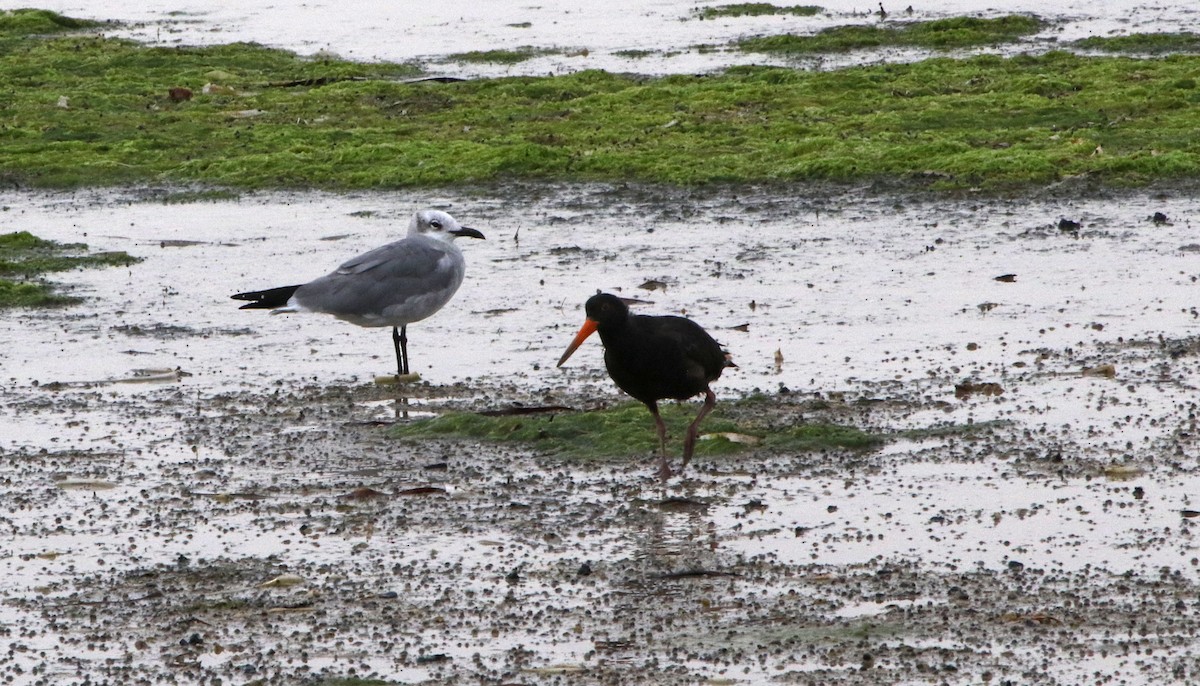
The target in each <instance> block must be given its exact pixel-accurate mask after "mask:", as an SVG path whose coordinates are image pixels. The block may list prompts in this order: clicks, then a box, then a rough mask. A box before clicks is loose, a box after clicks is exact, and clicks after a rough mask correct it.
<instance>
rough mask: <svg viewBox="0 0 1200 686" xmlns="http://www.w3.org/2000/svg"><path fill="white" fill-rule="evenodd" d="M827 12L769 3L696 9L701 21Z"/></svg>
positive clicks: (804, 6) (745, 3)
mask: <svg viewBox="0 0 1200 686" xmlns="http://www.w3.org/2000/svg"><path fill="white" fill-rule="evenodd" d="M824 11H825V8H823V7H818V6H816V5H783V6H781V5H773V4H771V3H769V2H740V3H734V4H732V5H710V6H708V7H701V8H698V9H696V11H695V14H696V17H698V18H699V19H721V18H724V17H762V16H771V15H791V16H796V17H812V16H815V15H818V14H820V13H822V12H824Z"/></svg>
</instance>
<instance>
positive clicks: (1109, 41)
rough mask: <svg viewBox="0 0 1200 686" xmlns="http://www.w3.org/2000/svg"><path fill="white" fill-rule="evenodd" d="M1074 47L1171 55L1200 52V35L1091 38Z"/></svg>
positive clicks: (1080, 41)
mask: <svg viewBox="0 0 1200 686" xmlns="http://www.w3.org/2000/svg"><path fill="white" fill-rule="evenodd" d="M1071 46H1072V47H1075V48H1079V49H1081V50H1101V51H1104V52H1122V53H1137V54H1145V55H1165V54H1169V53H1189V52H1190V53H1196V52H1200V34H1196V33H1190V32H1183V33H1134V34H1130V35H1128V36H1089V37H1087V38H1083V39H1080V40H1077V41H1075V42H1074V43H1072V44H1071Z"/></svg>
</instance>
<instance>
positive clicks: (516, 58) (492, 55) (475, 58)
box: [446, 47, 550, 64]
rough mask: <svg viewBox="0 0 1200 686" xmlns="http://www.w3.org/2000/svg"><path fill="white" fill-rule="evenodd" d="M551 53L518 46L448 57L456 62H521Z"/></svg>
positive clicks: (460, 53) (474, 51) (473, 51)
mask: <svg viewBox="0 0 1200 686" xmlns="http://www.w3.org/2000/svg"><path fill="white" fill-rule="evenodd" d="M549 53H550V51H549V50H539V49H537V48H530V47H525V48H518V49H516V50H472V51H470V52H459V53H455V54H453V55H450V56H449V57H447V58H446V59H447V60H451V61H455V62H475V63H489V64H519V63H521V62H524V61H525V60H529V59H533V58H534V57H538V56H540V55H546V54H549Z"/></svg>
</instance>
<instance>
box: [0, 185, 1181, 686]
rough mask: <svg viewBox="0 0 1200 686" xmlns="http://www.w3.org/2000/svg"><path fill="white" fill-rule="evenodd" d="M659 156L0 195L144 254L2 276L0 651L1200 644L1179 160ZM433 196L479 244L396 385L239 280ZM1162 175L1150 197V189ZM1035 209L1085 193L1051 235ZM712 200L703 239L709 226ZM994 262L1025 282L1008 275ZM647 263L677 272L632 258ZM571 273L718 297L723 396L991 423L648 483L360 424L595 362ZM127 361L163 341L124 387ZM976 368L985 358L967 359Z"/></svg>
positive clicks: (957, 657)
mask: <svg viewBox="0 0 1200 686" xmlns="http://www.w3.org/2000/svg"><path fill="white" fill-rule="evenodd" d="M677 193H679V192H678V191H670V192H664V191H661V190H655V189H614V188H605V189H599V190H597V189H595V188H581V187H555V188H550V187H540V188H537V189H535V191H534V192H530V193H526V194H521V193H508V194H504V193H498V192H495V191H494V189H493V190H488V191H481V192H475V193H469V194H468V193H461V194H459V193H457V192H454V191H440V192H437V193H406V194H401V195H400V196H399V197H398V196H397V195H396V194H389V195H373V194H355V195H352V196H347V197H341V196H323V195H316V194H284V195H271V196H254V197H249V198H242V199H240V200H237V201H222V202H215V203H195V204H188V205H183V206H164V205H160V204H157V203H154V202H145V201H144V200H145V198H141V199H138V198H136V197H135V198H130V197H128V196H121V195H120V194H116V195H113V194H106V193H104V192H97V193H92V192H88V193H80V194H73V195H54V194H45V195H37V196H28V195H18V194H11V193H10V194H6V196H5V197H4V199H3V200H4V203H3V204H4V205H6V206H7V207H9V211H8V212H7V213H6V220H7V221H8V223H9V225H10V226H11V227H12V228H13V229H14V230H17V229H29V230H31V231H34V232H35V233H37V234H38V235H44V236H46V237H48V238H59V237H72V236H74V237H76V238H79V237H80V234H87V235H86V237H85V238H84V240H86V241H87V242H89V243H91V244H96V247H101V248H109V247H112V248H118V249H127V250H129V251H130V252H131V253H133V254H141V255H142V256H144V257H146V260H145V261H144V262H142V263H141V264H139V265H134V266H132V267H130V268H128V269H124V268H123V269H118V270H106V271H102V272H97V271H87V272H82V271H81V272H73V273H70V274H68V275H66V276H64V279H67V280H68V283H69V285H70V286H71V287H72V289H73V291H74V292H75V293H77V294H82V295H84V296H85V297H86V298H87V300H86V301H85V303H84V304H83V305H81V306H78V307H75V308H71V309H67V310H47V311H21V312H10V313H6V314H5V318H6V326H5V333H4V336H5V339H6V340H5V346H4V351H5V352H3V353H0V355H3V357H2V359H3V361H4V376H5V377H6V384H5V385H4V387H3V390H0V401H2V407H3V421H4V423H5V425H6V426H7V427H9V429H8V432H6V433H7V436H6V438H5V441H4V444H3V445H2V446H0V449H2V451H3V460H4V464H5V465H6V477H5V479H4V481H3V498H4V500H5V501H6V503H7V504H8V507H7V508H6V514H5V515H4V516H3V520H2V523H3V524H4V529H5V530H6V532H7V536H6V538H7V541H6V551H5V552H4V553H0V569H2V570H3V572H4V575H3V576H4V578H5V579H6V581H5V582H4V587H3V594H4V602H3V604H0V613H2V614H3V618H4V624H5V626H6V627H7V629H6V632H7V633H6V635H7V639H8V642H9V644H10V648H11V651H10V652H8V653H7V654H5V655H0V674H4V675H5V677H7V678H11V680H12V681H13V682H14V683H47V684H65V683H72V684H73V683H152V682H159V681H162V680H169V681H174V682H177V683H218V682H219V683H270V684H276V683H278V684H294V683H318V684H321V683H325V684H354V683H467V682H471V683H475V682H479V681H485V682H488V683H567V682H570V683H597V684H629V683H646V684H664V683H678V684H693V683H715V684H724V683H747V684H758V683H797V684H830V683H834V684H878V683H951V684H960V683H961V684H968V683H1022V684H1077V683H1083V682H1091V681H1095V680H1100V681H1109V682H1112V683H1122V682H1123V683H1128V684H1141V683H1144V684H1151V683H1153V684H1161V683H1180V684H1182V683H1189V682H1190V681H1192V680H1195V679H1196V678H1197V675H1196V673H1195V667H1194V656H1195V651H1196V650H1197V646H1196V643H1195V636H1196V635H1197V634H1198V633H1200V632H1198V626H1197V625H1198V624H1200V621H1198V604H1197V601H1196V600H1195V599H1196V597H1197V588H1196V584H1197V578H1198V571H1197V569H1198V568H1197V559H1198V557H1200V556H1198V555H1197V553H1196V548H1195V543H1194V540H1193V535H1194V531H1193V529H1194V525H1193V524H1192V522H1193V521H1194V520H1193V517H1194V516H1195V512H1196V511H1197V510H1200V507H1197V503H1196V502H1195V495H1194V494H1195V493H1196V492H1197V490H1196V486H1197V478H1200V477H1198V474H1197V468H1196V455H1197V452H1198V451H1200V446H1198V445H1197V442H1196V440H1195V436H1196V435H1197V434H1196V430H1195V426H1194V423H1195V414H1196V404H1195V401H1194V397H1195V387H1196V381H1195V380H1196V378H1197V354H1196V351H1197V350H1200V346H1198V344H1197V343H1196V340H1195V339H1194V338H1193V337H1192V334H1191V330H1192V328H1193V327H1194V320H1195V316H1194V313H1189V311H1188V308H1189V307H1190V302H1191V300H1190V298H1191V295H1190V294H1191V292H1192V291H1193V290H1194V285H1193V284H1194V280H1195V278H1196V276H1197V275H1198V274H1200V265H1198V264H1197V263H1195V262H1194V259H1195V255H1194V253H1193V252H1191V251H1189V250H1188V249H1187V246H1188V245H1190V244H1192V243H1193V239H1192V237H1191V230H1190V223H1191V217H1192V216H1194V214H1195V212H1196V210H1197V205H1196V203H1195V201H1194V200H1192V197H1193V196H1192V195H1191V194H1190V193H1189V192H1187V190H1186V189H1183V190H1180V189H1168V190H1160V191H1156V192H1153V193H1120V194H1116V193H1114V194H1111V195H1106V194H1100V195H1099V196H1096V197H1071V198H1069V199H1063V198H1061V197H1056V196H1054V194H1053V193H1050V194H1048V196H1047V197H1042V198H1034V199H1021V200H1011V201H1006V200H998V199H994V198H993V199H990V200H986V201H980V200H976V199H957V200H956V199H940V200H935V199H928V198H914V197H904V198H898V197H895V196H886V195H876V194H873V193H870V192H866V191H863V190H856V189H850V190H847V189H842V190H841V191H840V192H839V193H834V194H831V195H828V196H820V195H819V194H816V193H814V194H813V196H812V197H809V198H796V197H780V196H779V195H777V194H774V193H769V192H767V193H761V194H753V193H746V192H745V191H742V192H738V193H732V192H725V191H722V192H718V193H715V194H712V195H708V196H705V195H704V194H703V193H701V192H699V191H687V192H684V193H683V195H682V196H678V195H677ZM672 199H673V200H674V202H671V200H672ZM422 205H438V206H443V207H449V208H450V209H451V211H452V212H455V213H457V214H460V215H463V216H464V217H468V218H471V220H472V223H473V224H478V225H479V226H481V227H486V229H487V232H488V236H489V241H488V245H486V246H478V247H476V246H471V247H472V248H473V250H472V251H471V252H469V253H468V255H467V257H468V262H469V266H468V277H467V279H468V284H467V285H466V286H464V289H463V291H462V292H461V293H460V295H459V296H458V298H457V299H456V301H455V303H453V304H452V305H455V306H454V307H448V308H447V309H446V310H445V311H444V312H442V313H439V315H438V316H437V317H435V318H433V319H431V320H429V321H428V323H427V324H425V325H423V326H421V327H420V328H419V329H418V328H416V327H414V331H413V332H410V333H411V335H412V337H413V348H412V350H413V355H414V358H413V359H414V364H415V365H417V366H419V367H421V369H422V373H423V376H424V378H425V380H424V381H422V382H419V383H417V384H414V385H411V386H406V387H404V388H403V389H398V388H397V387H389V386H377V385H375V384H374V383H373V381H372V380H373V377H374V375H375V374H377V373H382V372H384V371H386V370H387V368H388V365H389V364H390V360H389V355H390V350H389V349H388V347H387V345H386V341H385V340H384V338H386V337H381V336H376V335H374V333H375V332H370V331H364V330H361V329H356V328H354V327H349V326H345V325H340V324H339V323H336V322H330V321H324V320H320V319H319V318H309V319H302V318H298V317H297V318H287V317H269V316H268V317H258V318H253V317H251V318H247V317H245V316H244V315H245V314H246V313H244V312H242V313H239V312H237V311H236V309H234V308H233V306H231V305H229V303H228V302H226V299H227V297H228V294H229V293H232V292H236V290H238V288H240V287H241V286H242V285H243V284H245V285H248V286H254V285H256V283H248V282H257V281H258V280H262V281H264V282H265V281H269V280H272V279H274V278H276V277H278V276H281V275H283V274H286V273H288V270H291V269H294V268H295V264H296V261H297V259H299V260H300V261H301V262H302V263H304V264H313V265H316V264H320V265H325V264H328V263H336V261H337V256H338V255H341V254H344V253H347V252H354V250H355V249H356V248H357V247H359V246H361V245H369V244H371V243H372V242H377V241H378V240H379V239H380V238H381V237H383V236H385V235H386V233H387V231H388V230H389V227H390V225H391V224H392V223H393V222H395V221H397V218H398V217H403V216H405V215H407V213H408V212H410V211H411V208H412V207H413V206H422ZM164 208H169V209H170V211H169V212H164V211H163V210H164ZM1153 211H1162V212H1163V213H1164V214H1166V215H1167V216H1168V217H1170V219H1171V222H1170V224H1169V225H1155V224H1152V223H1150V222H1147V221H1146V217H1147V216H1148V215H1149V214H1152V212H1153ZM1060 217H1070V218H1072V219H1075V220H1078V221H1079V222H1080V224H1081V228H1080V230H1079V231H1077V232H1069V231H1068V232H1064V231H1062V230H1061V229H1059V228H1058V226H1057V221H1058V219H1059V218H1060ZM314 218H316V219H314ZM247 227H249V229H248V228H247ZM716 227H719V231H720V234H719V235H720V236H722V239H721V240H720V241H718V242H717V244H716V245H717V247H716V248H713V252H715V253H717V254H708V255H696V254H695V249H694V247H693V246H694V245H695V243H696V237H703V236H710V235H717V234H713V231H715V230H717V229H716ZM301 229H302V232H301ZM164 237H171V238H177V239H187V240H194V241H196V244H195V245H189V246H187V247H162V246H161V244H160V243H161V239H162V238H164ZM330 237H336V239H335V240H322V238H330ZM156 241H157V243H156ZM927 247H932V248H933V250H932V251H930V250H927ZM689 251H691V252H689ZM930 252H932V253H933V257H929V256H928V254H929V253H930ZM617 255H620V256H621V259H619V260H618V259H616V256H617ZM718 262H719V263H720V264H719V266H718V264H717V263H718ZM1006 273H1015V274H1016V275H1017V276H1016V281H1015V282H998V281H995V280H994V277H996V276H1000V275H1002V274H1006ZM663 277H670V278H668V279H667V280H668V281H670V284H669V286H668V289H667V290H666V291H655V292H642V291H639V290H638V289H637V288H636V286H637V285H638V284H639V283H641V282H642V281H643V280H645V279H648V278H663ZM685 277H686V278H685ZM539 282H542V283H544V284H545V285H539ZM235 286H236V287H235ZM598 287H599V288H606V289H609V288H616V287H622V288H624V289H627V292H629V293H632V294H637V295H639V296H641V297H644V298H646V299H647V300H651V301H652V305H648V306H647V307H652V308H654V310H656V311H686V312H687V313H688V314H689V315H691V316H694V317H696V318H697V319H699V320H701V321H702V322H704V323H705V324H706V325H707V326H709V327H710V328H713V329H716V330H718V331H720V332H721V335H720V338H721V339H723V342H724V343H726V344H727V345H728V346H729V347H730V348H731V349H732V350H733V351H734V352H735V355H737V356H738V358H737V359H738V360H739V363H740V364H741V366H740V367H739V369H738V370H736V372H735V373H731V374H729V375H728V378H727V379H723V380H722V382H721V383H720V384H719V390H718V393H719V395H720V396H721V397H722V398H723V399H725V400H728V399H731V398H736V397H740V396H744V395H748V394H751V393H763V394H766V395H767V396H768V397H770V398H774V399H775V400H776V402H775V403H774V404H772V405H770V406H769V407H770V408H771V409H769V410H764V412H765V413H766V414H767V415H768V416H763V417H760V418H759V419H760V420H761V421H762V422H763V424H764V425H766V424H771V423H772V422H774V423H776V424H778V425H787V424H789V423H792V424H795V423H803V422H813V421H823V420H825V421H836V422H841V423H848V424H852V425H855V426H860V427H863V428H871V429H873V430H882V431H900V430H911V429H920V428H923V427H944V426H947V425H951V426H953V425H962V426H968V425H972V424H979V425H981V426H982V427H983V428H980V429H976V430H973V431H969V432H964V433H962V434H954V433H941V434H937V435H932V436H930V437H928V438H920V437H919V435H915V434H910V437H909V438H905V439H898V440H894V441H889V442H888V443H887V444H886V445H885V446H884V447H882V448H881V449H878V450H873V451H868V452H799V453H795V454H778V453H769V452H766V451H753V450H752V451H748V452H746V453H743V454H741V455H739V456H737V457H733V458H720V459H713V460H703V461H700V462H699V463H698V464H696V465H695V470H694V471H691V472H689V473H688V474H687V475H686V477H685V478H683V479H680V480H676V481H674V482H672V483H671V484H670V485H669V486H668V487H667V488H665V489H664V488H662V487H661V486H660V485H659V484H658V483H657V482H656V481H655V479H654V478H653V469H652V459H651V456H648V455H647V456H629V457H628V458H627V459H616V460H603V461H599V462H579V461H569V460H563V459H561V458H558V457H556V456H553V455H546V454H541V453H538V452H537V451H536V450H535V449H532V448H530V447H527V446H520V445H508V444H490V443H478V442H473V441H454V440H448V441H430V442H417V443H413V442H399V441H396V440H393V439H391V438H389V437H387V435H386V430H387V427H388V425H389V424H391V423H393V422H395V421H419V420H420V418H421V417H425V416H429V415H430V414H431V413H436V412H439V411H442V410H444V409H446V408H453V409H467V410H484V409H497V408H501V407H506V406H512V405H515V404H525V405H537V404H562V405H566V406H570V407H577V408H582V409H585V410H586V409H589V408H595V407H598V406H602V405H604V404H608V403H615V402H620V401H621V398H620V396H619V395H618V394H617V392H616V391H615V389H614V388H612V386H611V384H610V383H609V382H608V381H607V379H606V378H605V377H604V375H603V372H602V368H601V366H600V360H599V347H598V346H596V347H595V349H591V350H584V349H581V350H580V352H579V353H577V355H578V356H579V361H578V362H576V361H575V360H573V364H572V365H571V368H570V369H566V370H553V369H552V366H553V360H554V359H556V357H557V355H558V354H559V353H561V349H562V347H563V346H564V345H565V343H566V340H567V339H569V336H570V333H571V331H572V330H573V328H574V326H575V325H576V324H577V318H578V312H579V311H578V308H579V306H580V305H581V303H582V301H583V299H584V298H583V296H584V295H585V294H586V293H587V292H588V291H589V290H594V289H595V288H598ZM543 289H544V290H543ZM514 293H525V294H526V295H525V296H522V297H520V298H515V297H514V296H513V295H512V294H514ZM751 300H753V301H755V302H756V303H757V307H755V308H753V309H751V308H749V307H748V306H747V303H748V302H749V301H751ZM987 303H991V304H992V306H991V307H986V308H981V307H980V305H983V304H987ZM744 323H749V326H748V330H747V331H746V332H742V331H739V330H735V329H734V328H732V327H735V326H738V325H741V324H744ZM777 350H780V351H782V356H783V359H784V362H783V366H782V368H781V369H779V370H776V367H775V356H774V353H775V351H777ZM145 368H151V369H157V370H159V371H160V372H164V373H163V374H162V375H161V376H160V377H158V378H156V379H155V380H152V381H148V382H147V381H142V382H134V383H128V381H131V380H134V379H136V378H137V370H139V369H145ZM176 368H178V369H179V370H180V372H182V373H181V374H178V375H174V376H172V375H171V374H167V373H165V372H166V371H169V370H173V369H176ZM1110 370H1111V372H1110ZM964 384H965V385H966V386H967V387H971V385H972V384H974V385H975V386H976V387H979V388H988V387H987V386H984V384H995V385H996V387H997V388H998V389H999V390H1000V392H998V393H996V392H991V391H989V392H965V393H960V395H956V387H963V386H964ZM959 390H960V391H961V388H960V389H959ZM397 393H402V394H403V395H404V397H405V398H406V399H407V400H406V402H404V403H403V404H400V405H398V404H397V400H396V397H397V396H396V394H397ZM646 429H647V430H648V431H649V430H650V426H649V420H648V419H647V426H646Z"/></svg>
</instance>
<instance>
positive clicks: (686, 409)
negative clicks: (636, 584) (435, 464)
mask: <svg viewBox="0 0 1200 686" xmlns="http://www.w3.org/2000/svg"><path fill="white" fill-rule="evenodd" d="M738 404H739V403H738V402H735V403H732V405H733V406H734V408H733V409H731V410H730V413H731V414H738V410H737V409H736V406H737V405H738ZM659 410H660V413H661V414H662V417H663V421H664V422H666V424H667V451H668V453H669V454H679V453H680V451H681V450H682V441H683V436H684V434H685V432H686V431H687V427H688V425H689V424H690V423H691V422H692V420H693V419H694V418H695V416H696V412H697V411H698V410H699V404H698V403H679V404H676V403H670V404H664V405H660V406H659ZM723 414H724V411H723V408H722V406H721V405H718V406H717V410H716V411H715V412H714V413H713V414H712V415H710V416H709V417H707V418H706V419H705V421H704V423H703V424H701V426H700V437H701V438H700V440H698V441H697V442H696V455H702V456H721V455H730V454H734V453H738V452H741V451H743V450H746V449H750V448H756V447H761V448H764V449H768V450H776V451H785V452H786V451H812V450H860V449H872V448H876V447H879V446H880V445H881V444H882V442H883V437H881V436H876V435H872V434H867V433H865V432H863V431H861V430H859V429H856V428H854V427H849V426H842V425H838V424H830V423H814V424H802V425H795V426H785V427H781V428H775V429H771V430H768V431H764V430H763V429H761V428H756V429H754V430H747V429H745V428H743V427H742V426H740V425H739V423H737V422H735V421H734V420H732V419H730V418H728V417H726V416H723ZM390 435H391V436H392V437H393V438H397V439H402V440H421V439H433V438H446V439H456V440H463V439H467V440H480V441H487V442H491V443H518V444H522V445H527V446H529V447H532V448H534V449H535V450H538V451H541V452H544V453H547V454H551V455H557V456H562V457H568V458H576V459H604V458H620V457H628V456H630V455H649V454H651V453H655V452H657V451H658V449H659V446H658V434H657V433H656V432H655V429H654V420H653V419H652V418H651V416H650V413H649V412H648V411H647V410H646V406H645V405H642V404H641V403H634V402H630V403H623V404H619V405H615V406H613V407H608V408H603V409H598V410H589V411H578V412H576V411H564V412H555V413H549V414H537V415H518V416H487V415H483V414H476V413H470V412H455V413H449V414H445V415H441V416H438V417H434V418H431V419H425V420H420V421H416V422H413V423H411V424H404V425H400V426H396V427H394V428H393V429H391V430H390Z"/></svg>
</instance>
